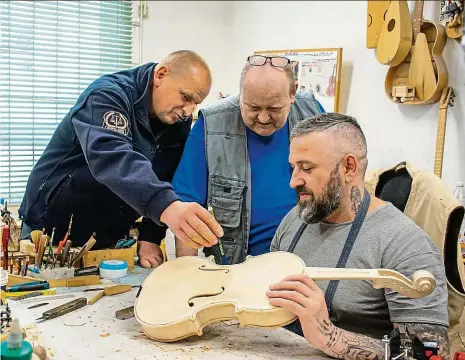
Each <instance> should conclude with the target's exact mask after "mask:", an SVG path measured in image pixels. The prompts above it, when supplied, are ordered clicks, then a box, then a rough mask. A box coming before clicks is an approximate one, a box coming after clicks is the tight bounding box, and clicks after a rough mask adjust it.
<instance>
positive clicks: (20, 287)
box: [9, 283, 50, 292]
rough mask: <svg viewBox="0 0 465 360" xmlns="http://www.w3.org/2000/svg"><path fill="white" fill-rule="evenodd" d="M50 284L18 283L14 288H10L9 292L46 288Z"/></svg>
mask: <svg viewBox="0 0 465 360" xmlns="http://www.w3.org/2000/svg"><path fill="white" fill-rule="evenodd" d="M49 288H50V285H49V284H48V283H45V284H33V285H18V287H16V288H14V289H10V290H9V292H20V291H31V290H46V289H49Z"/></svg>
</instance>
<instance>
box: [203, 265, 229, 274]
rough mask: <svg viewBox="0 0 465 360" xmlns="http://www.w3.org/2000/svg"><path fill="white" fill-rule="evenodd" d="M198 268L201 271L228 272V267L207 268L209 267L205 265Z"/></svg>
mask: <svg viewBox="0 0 465 360" xmlns="http://www.w3.org/2000/svg"><path fill="white" fill-rule="evenodd" d="M199 270H202V271H225V274H227V273H228V272H229V269H221V268H215V269H209V268H207V266H206V265H202V266H200V267H199Z"/></svg>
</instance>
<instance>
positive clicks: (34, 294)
mask: <svg viewBox="0 0 465 360" xmlns="http://www.w3.org/2000/svg"><path fill="white" fill-rule="evenodd" d="M40 295H42V293H41V292H39V291H34V292H31V293H29V294H24V295H20V296H12V297H10V298H8V299H10V300H14V301H19V300H24V299H29V298H32V297H36V296H40Z"/></svg>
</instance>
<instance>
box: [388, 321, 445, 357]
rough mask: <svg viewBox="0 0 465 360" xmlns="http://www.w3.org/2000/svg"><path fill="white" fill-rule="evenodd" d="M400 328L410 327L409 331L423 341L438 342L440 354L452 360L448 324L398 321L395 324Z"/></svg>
mask: <svg viewBox="0 0 465 360" xmlns="http://www.w3.org/2000/svg"><path fill="white" fill-rule="evenodd" d="M394 327H398V328H399V330H401V331H402V330H404V329H405V327H407V328H408V331H409V333H414V334H415V335H416V336H417V337H418V338H419V339H420V340H421V341H422V342H436V343H437V344H438V355H439V356H440V357H441V359H442V360H450V359H451V356H450V345H449V335H448V329H447V327H446V326H443V325H437V324H422V323H398V324H394Z"/></svg>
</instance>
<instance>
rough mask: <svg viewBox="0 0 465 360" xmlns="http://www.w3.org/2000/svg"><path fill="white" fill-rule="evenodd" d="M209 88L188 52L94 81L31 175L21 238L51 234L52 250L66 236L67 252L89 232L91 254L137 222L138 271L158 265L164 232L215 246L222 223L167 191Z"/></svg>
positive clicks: (202, 67)
mask: <svg viewBox="0 0 465 360" xmlns="http://www.w3.org/2000/svg"><path fill="white" fill-rule="evenodd" d="M210 87H211V73H210V69H209V67H208V65H207V64H206V63H205V61H204V60H203V59H202V58H201V57H200V56H199V55H198V54H196V53H194V52H192V51H188V50H181V51H177V52H174V53H172V54H170V55H168V56H167V57H166V58H165V59H164V60H163V61H162V62H160V63H148V64H145V65H142V66H139V67H136V68H133V69H129V70H125V71H121V72H117V73H114V74H109V75H104V76H102V77H100V78H99V79H97V80H95V81H94V82H93V83H91V84H90V85H89V86H88V87H87V89H86V90H84V92H83V93H82V94H81V95H80V96H79V98H78V100H77V102H76V104H75V105H74V106H73V107H72V108H71V110H70V111H69V113H68V114H67V115H66V116H65V117H64V119H63V120H62V121H61V123H60V124H59V126H58V127H57V129H56V131H55V133H54V134H53V136H52V139H51V140H50V142H49V144H48V146H47V148H46V149H45V151H44V152H43V154H42V156H41V157H40V159H39V160H38V162H37V164H36V165H35V166H34V169H33V170H32V172H31V174H30V177H29V180H28V183H27V188H26V193H25V196H24V199H23V202H22V204H21V207H20V210H19V214H20V216H21V218H22V220H23V223H22V224H23V226H22V237H23V239H25V238H28V237H30V233H31V231H32V230H35V229H43V228H45V231H46V232H47V233H48V234H49V235H50V234H51V233H52V229H53V228H55V237H54V240H55V241H54V244H55V245H56V244H57V243H58V241H60V240H61V239H63V237H64V236H65V234H66V233H67V232H68V229H70V236H69V239H70V240H71V241H72V244H73V246H82V245H83V244H84V243H85V242H86V241H87V240H88V239H89V238H90V236H91V235H92V233H94V232H95V233H96V236H95V238H96V240H97V243H96V244H95V246H94V249H99V248H108V247H113V246H114V245H115V244H116V243H117V241H118V240H120V239H122V238H123V237H125V236H127V235H129V230H130V228H131V226H132V225H134V222H135V220H136V219H137V218H139V217H140V216H143V217H144V219H143V222H142V224H141V225H140V227H139V238H138V240H139V243H138V254H139V261H140V264H141V265H142V266H144V267H156V266H158V265H159V264H161V263H162V262H163V256H162V252H161V250H160V247H159V244H160V241H161V240H162V239H163V237H164V236H165V233H166V228H167V227H169V228H171V229H172V230H173V231H174V233H175V234H176V235H177V236H178V237H179V238H181V239H183V240H184V241H187V240H188V238H189V237H190V236H191V237H192V238H193V240H194V241H196V242H199V243H202V244H204V245H205V246H208V245H210V244H215V243H216V242H217V237H218V236H221V235H222V231H221V227H220V226H219V224H218V223H217V222H216V221H215V220H214V218H213V217H212V216H211V215H210V213H209V212H208V211H206V210H205V209H203V208H202V207H200V206H199V205H198V204H196V203H185V202H181V201H180V200H179V197H178V196H177V195H176V193H175V192H174V191H173V188H172V186H171V185H170V181H171V179H172V177H173V174H174V171H175V169H176V166H177V165H178V162H179V159H180V158H181V154H182V151H183V148H184V144H185V141H186V139H187V135H188V133H189V131H190V128H191V121H192V118H191V115H192V112H193V110H194V108H195V106H196V105H197V104H200V103H201V102H202V101H203V100H204V99H205V97H206V96H207V95H208V93H209V91H210ZM71 217H72V225H71V224H70V219H71ZM69 224H70V225H71V226H69ZM194 229H195V230H194Z"/></svg>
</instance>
